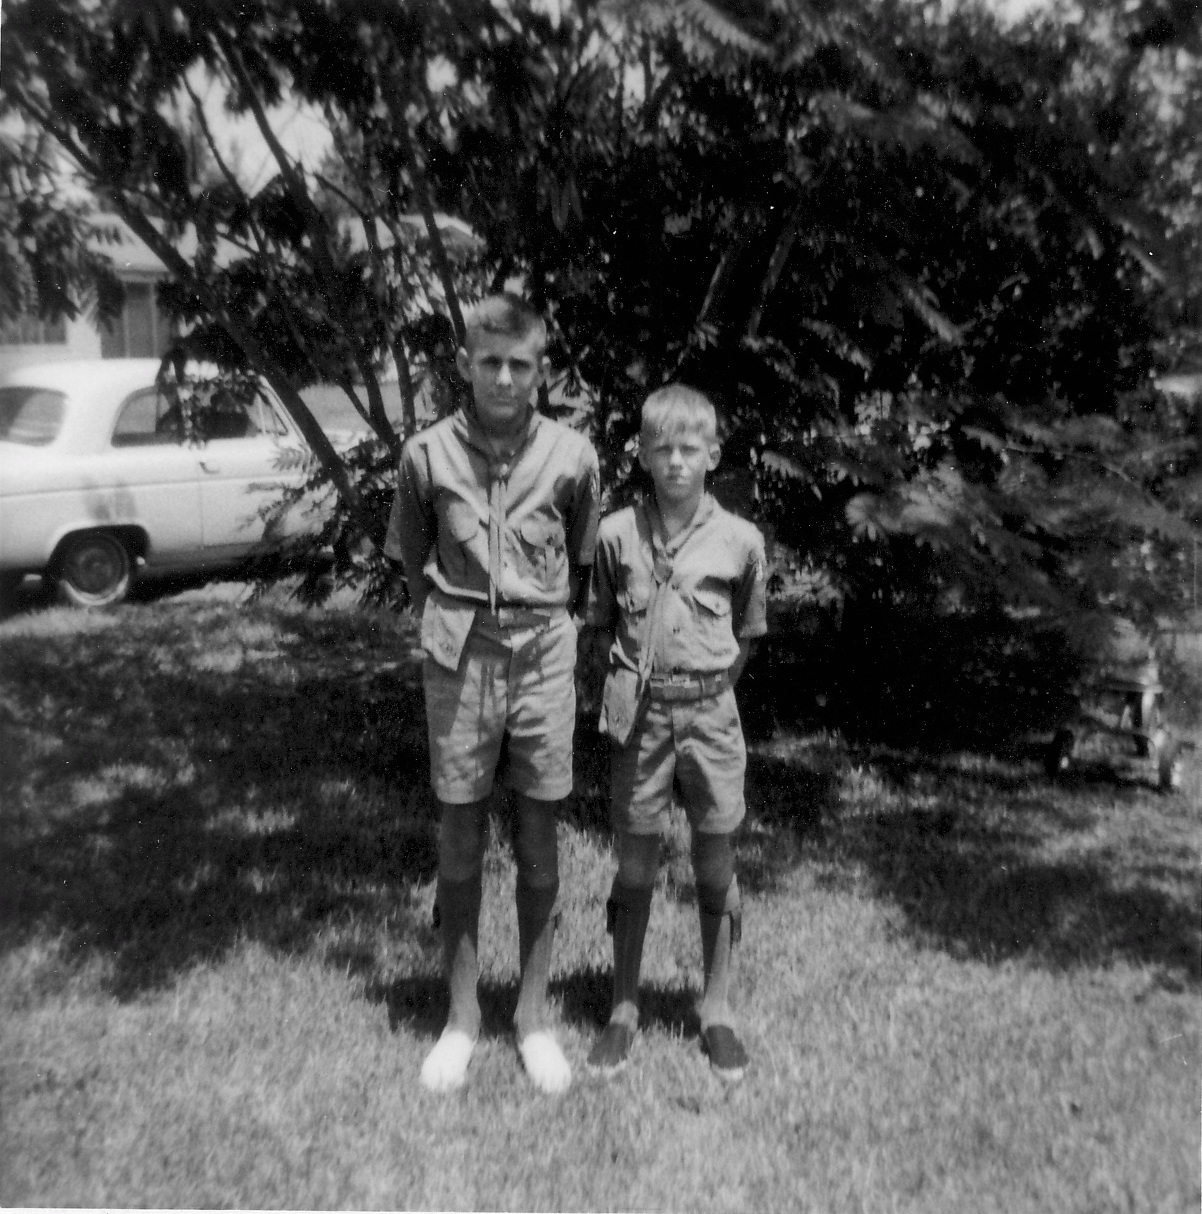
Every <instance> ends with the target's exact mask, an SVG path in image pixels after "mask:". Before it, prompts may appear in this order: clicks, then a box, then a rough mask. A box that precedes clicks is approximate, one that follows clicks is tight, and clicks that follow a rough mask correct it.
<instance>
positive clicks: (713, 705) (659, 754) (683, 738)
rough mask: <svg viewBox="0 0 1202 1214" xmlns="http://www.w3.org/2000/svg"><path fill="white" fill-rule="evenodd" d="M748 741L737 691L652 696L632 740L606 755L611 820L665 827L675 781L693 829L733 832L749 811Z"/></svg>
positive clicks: (624, 825) (654, 830) (641, 827)
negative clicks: (679, 699) (685, 697)
mask: <svg viewBox="0 0 1202 1214" xmlns="http://www.w3.org/2000/svg"><path fill="white" fill-rule="evenodd" d="M746 771H747V747H746V745H745V743H744V741H743V726H742V724H741V723H740V721H739V708H738V705H737V704H736V703H735V693H734V690H733V689H732V688H729V687H728V688H727V689H726V690H725V691H723V692H721V693H720V694H718V695H716V696H709V697H707V698H706V699H704V700H693V701H691V702H688V703H676V704H666V703H660V702H658V701H655V700H652V701H651V702H649V703H648V704H647V705H646V707H645V708H644V710H643V715H642V718H641V719H640V721H639V724H638V725H637V727H636V728H635V732H634V736H633V737H632V738H631V740H630V743H629V745H627V746H622V747H618V746H615V747H614V749H613V755H612V758H611V761H610V797H611V802H610V805H611V815H610V816H611V822H612V825H613V829H614V830H615V831H622V832H624V833H626V834H631V835H655V834H663V833H664V831H665V830H666V829H667V826H668V814H669V809H670V807H671V804H672V791H673V785H675V786H676V788H677V789H678V791H679V794H680V796H679V803H680V804H681V806H682V807H683V809H684V811H685V814H686V815H687V816H688V820H689V825H690V826H691V827H692V828H693V830H695V831H698V832H699V833H701V834H704V835H727V834H730V833H731V832H732V831H733V830H734V829H735V827H736V826H738V825H739V823H740V822H742V821H743V817H744V815H745V814H746V812H747V808H746V803H745V802H744V800H743V777H744V775H745V773H746Z"/></svg>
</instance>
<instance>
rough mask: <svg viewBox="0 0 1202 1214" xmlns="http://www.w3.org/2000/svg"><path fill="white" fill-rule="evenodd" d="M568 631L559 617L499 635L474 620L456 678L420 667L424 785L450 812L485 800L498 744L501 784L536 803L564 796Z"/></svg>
mask: <svg viewBox="0 0 1202 1214" xmlns="http://www.w3.org/2000/svg"><path fill="white" fill-rule="evenodd" d="M575 674H576V625H575V624H574V623H573V622H572V618H571V616H569V615H568V613H567V612H566V611H565V612H562V613H557V614H556V615H554V616H552V617H550V618H548V619H542V620H534V621H533V622H531V623H527V624H523V625H522V626H520V627H499V626H497V625H496V623H495V622H493V621H492V620H491V618H490V617H489V616H488V615H487V614H486V613H484V612H482V613H481V614H480V615H478V616H477V617H476V622H475V624H473V626H472V630H471V632H470V633H469V634H468V638H467V642H466V643H465V645H464V647H463V653H462V655H461V656H460V659H459V666H458V668H457V669H456V670H454V671H451V670H447V669H446V668H445V667H442V666H440V665H438V663H436V662H435V661H434V660H433V659H432V658H430V657H427V658H426V661H425V666H424V668H423V681H424V684H425V691H426V725H427V728H428V730H429V736H430V783H431V784H432V785H433V787H434V795H435V796H436V797H437V798H438V799H439V800H440V801H445V802H447V803H449V804H451V805H466V804H467V803H469V802H471V801H479V800H482V799H483V798H484V797H487V796H488V794H489V793H490V792H492V788H493V781H494V777H495V776H496V772H497V764H498V761H499V759H500V757H501V747H502V742H503V741H504V740H505V739H506V738H508V749H507V762H506V765H505V773H504V776H505V778H504V781H503V782H504V784H505V785H506V787H508V788H512V789H513V790H514V791H516V792H520V793H524V794H525V795H526V796H528V797H532V798H534V799H535V800H537V801H558V800H560V799H561V798H563V797H566V796H568V794H569V793H571V791H572V734H573V732H574V730H575V727H576V681H575Z"/></svg>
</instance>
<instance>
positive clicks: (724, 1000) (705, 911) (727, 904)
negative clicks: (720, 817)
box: [693, 835, 741, 1027]
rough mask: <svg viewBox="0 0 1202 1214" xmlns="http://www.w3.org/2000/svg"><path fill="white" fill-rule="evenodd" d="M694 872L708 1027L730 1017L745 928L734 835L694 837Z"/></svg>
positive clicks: (704, 1017) (703, 1013) (703, 1001)
mask: <svg viewBox="0 0 1202 1214" xmlns="http://www.w3.org/2000/svg"><path fill="white" fill-rule="evenodd" d="M693 871H694V874H695V876H696V881H697V910H698V916H699V918H700V921H701V958H702V964H703V967H704V972H705V989H704V993H703V994H702V997H701V1023H702V1026H703V1027H706V1026H708V1025H709V1024H710V1023H723V1022H727V1021H729V1019H730V984H731V968H732V965H731V961H732V953H733V949H734V946H735V945H736V944H738V942H739V933H740V928H741V907H740V899H739V885H738V882H737V881H736V880H735V875H734V847H733V845H732V842H731V838H730V836H729V835H696V836H694V838H693Z"/></svg>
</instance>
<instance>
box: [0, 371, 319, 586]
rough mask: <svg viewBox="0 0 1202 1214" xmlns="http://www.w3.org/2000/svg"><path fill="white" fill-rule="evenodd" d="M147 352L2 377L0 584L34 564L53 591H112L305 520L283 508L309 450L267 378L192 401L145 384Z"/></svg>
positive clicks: (315, 511) (305, 526) (307, 509)
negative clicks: (218, 402) (241, 392)
mask: <svg viewBox="0 0 1202 1214" xmlns="http://www.w3.org/2000/svg"><path fill="white" fill-rule="evenodd" d="M158 370H159V362H158V360H157V359H103V360H101V359H97V360H94V361H78V362H60V363H49V364H45V365H43V366H36V367H24V368H21V369H19V370H15V371H11V372H9V373H8V374H7V375H5V376H4V378H3V380H0V583H3V589H5V590H7V589H9V588H11V587H12V586H13V585H14V584H15V583H17V582H19V581H20V580H21V579H22V578H23V577H24V576H25V575H26V574H29V573H36V574H41V575H42V577H43V578H44V579H49V580H50V582H51V583H52V584H53V585H54V587H55V588H56V591H57V594H58V597H59V599H60V600H61V601H63V602H65V603H69V604H73V605H75V606H80V607H100V606H106V605H108V604H111V603H117V602H119V601H120V600H121V599H123V598H124V597H125V595H126V594H127V593H128V592H129V589H130V586H131V585H132V583H133V581H134V579H135V578H140V577H143V576H154V575H156V574H175V573H181V572H185V571H197V570H202V571H207V570H213V571H217V570H225V569H229V568H231V567H236V566H238V565H240V564H241V563H243V562H245V561H246V560H247V558H249V557H252V556H256V555H260V554H263V553H268V552H271V551H273V550H276V549H278V547H279V545H280V544H281V542H282V541H283V540H285V539H287V538H289V537H291V536H295V535H297V534H298V533H301V532H305V531H315V530H316V529H317V528H318V527H319V526H320V522H321V516H322V513H323V507H321V506H319V505H318V504H317V503H314V502H313V501H311V500H306V501H305V502H303V503H298V504H296V505H293V506H290V507H289V508H287V509H281V508H280V503H281V497H282V492H283V490H284V489H286V488H288V487H295V486H299V485H301V484H303V483H304V480H305V476H306V469H307V468H308V465H309V453H308V448H307V447H306V445H305V443H304V441H303V439H302V438H301V436H300V434H299V432H298V431H297V429H296V426H295V424H294V423H293V422H292V420H291V418H289V417H288V415H287V413H286V412H285V411H284V409H283V407H282V406H281V405H280V403H279V402H278V400H276V399H275V397H274V395H273V394H272V393H271V392H270V391H269V390H268V389H266V388H263V389H262V390H260V391H259V392H258V393H257V394H256V395H255V397H254V399H253V400H250V401H242V402H234V401H230V402H229V403H228V404H227V405H226V406H224V407H222V408H220V409H214V410H204V411H202V412H200V413H198V416H197V424H196V425H195V426H193V427H189V428H188V429H189V430H190V434H185V426H184V425H183V423H182V420H181V417H180V413H179V410H178V409H176V408H173V407H172V405H171V402H170V401H169V400H168V398H167V397H166V396H165V395H164V394H163V393H162V392H161V391H160V390H158V389H157V388H156V387H155V377H156V375H157V373H158Z"/></svg>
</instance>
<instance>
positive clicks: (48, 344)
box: [0, 317, 100, 375]
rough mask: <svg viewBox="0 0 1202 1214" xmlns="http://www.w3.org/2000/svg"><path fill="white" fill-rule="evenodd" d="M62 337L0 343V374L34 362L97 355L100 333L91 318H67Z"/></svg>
mask: <svg viewBox="0 0 1202 1214" xmlns="http://www.w3.org/2000/svg"><path fill="white" fill-rule="evenodd" d="M64 337H65V340H63V341H45V342H22V343H19V344H12V345H9V344H3V343H0V375H3V374H5V373H6V372H8V371H13V370H16V369H17V368H18V367H28V366H32V365H34V364H35V363H49V362H65V361H67V360H69V359H73V358H99V357H100V333H99V331H98V330H97V328H96V326H95V325H94V324H93V323H92V322H91V321H90V320H87V319H84V318H82V317H81V318H79V319H77V320H69V321H67V322H66V325H65V334H64Z"/></svg>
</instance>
